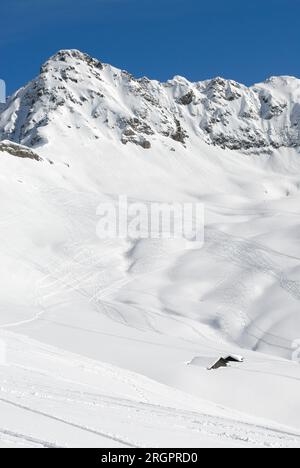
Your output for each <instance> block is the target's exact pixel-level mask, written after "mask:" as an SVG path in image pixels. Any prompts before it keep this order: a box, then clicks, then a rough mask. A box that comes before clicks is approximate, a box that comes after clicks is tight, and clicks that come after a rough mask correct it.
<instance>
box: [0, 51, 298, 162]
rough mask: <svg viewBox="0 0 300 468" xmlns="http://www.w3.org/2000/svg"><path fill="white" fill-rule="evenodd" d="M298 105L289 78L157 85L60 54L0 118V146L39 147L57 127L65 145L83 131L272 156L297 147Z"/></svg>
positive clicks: (147, 143) (84, 57)
mask: <svg viewBox="0 0 300 468" xmlns="http://www.w3.org/2000/svg"><path fill="white" fill-rule="evenodd" d="M299 102H300V80H298V79H297V78H295V77H288V76H280V77H271V78H269V79H268V80H266V81H265V82H263V83H260V84H256V85H253V86H251V87H246V86H245V85H242V84H240V83H237V82H235V81H233V80H225V79H223V78H221V77H217V78H213V79H212V80H205V81H200V82H195V83H192V82H190V81H188V80H187V79H186V78H184V77H181V76H179V75H177V76H175V77H174V78H173V79H172V80H169V81H167V82H165V83H160V82H159V81H157V80H149V79H148V78H146V77H144V78H135V77H134V76H133V75H131V74H130V73H128V72H127V71H123V70H120V69H118V68H115V67H113V66H111V65H109V64H105V63H102V62H101V61H99V60H97V59H95V58H93V57H91V56H90V55H88V54H85V53H83V52H80V51H78V50H76V49H70V50H61V51H59V52H57V53H56V54H54V55H53V56H52V57H50V58H49V60H47V61H46V62H45V63H44V64H43V65H42V67H41V70H40V74H39V75H38V77H37V78H35V79H34V80H32V81H31V82H29V83H28V84H27V85H25V86H24V87H23V88H20V89H19V90H18V91H16V93H15V94H14V95H13V96H11V97H10V98H9V99H8V101H7V103H6V105H5V107H4V108H3V109H2V110H1V111H0V140H11V141H13V142H15V143H19V144H23V145H26V146H29V147H38V146H42V145H45V144H47V142H48V141H49V138H50V136H51V132H50V136H49V132H48V130H49V128H50V129H51V127H52V126H53V125H54V126H55V125H57V126H59V127H60V128H61V130H62V132H63V133H64V134H65V136H66V138H67V137H68V135H67V134H68V129H69V130H70V129H72V128H73V129H76V130H80V129H81V128H82V127H85V128H86V129H87V130H88V133H89V135H90V137H91V138H92V139H96V140H98V139H101V138H103V137H104V138H108V139H115V140H116V141H117V142H121V143H123V144H125V145H126V144H135V145H138V146H140V147H142V148H143V149H149V148H151V147H152V146H153V145H155V144H156V141H157V140H159V141H160V143H162V144H164V145H167V146H168V147H169V149H170V150H172V151H174V150H176V145H178V144H180V145H183V146H186V147H188V145H189V140H190V139H194V140H197V139H198V140H201V141H203V142H205V143H207V144H209V145H214V146H217V147H220V148H223V149H231V150H238V151H242V152H246V153H251V154H252V153H254V154H261V153H266V154H271V153H272V151H273V150H274V149H278V148H282V147H287V148H290V147H293V148H297V147H298V146H299V145H300V103H299ZM69 133H70V132H69ZM77 133H78V132H77ZM71 138H74V134H72V136H71Z"/></svg>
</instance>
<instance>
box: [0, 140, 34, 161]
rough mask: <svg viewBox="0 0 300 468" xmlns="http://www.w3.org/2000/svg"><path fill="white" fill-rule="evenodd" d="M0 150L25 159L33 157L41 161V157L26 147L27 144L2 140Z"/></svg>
mask: <svg viewBox="0 0 300 468" xmlns="http://www.w3.org/2000/svg"><path fill="white" fill-rule="evenodd" d="M0 152H2V153H3V152H6V153H8V154H10V155H11V156H15V157H17V158H23V159H33V160H35V161H41V158H40V157H39V156H38V155H37V154H36V153H34V152H33V151H32V150H31V149H29V148H26V146H21V145H17V144H16V143H12V142H11V141H7V142H6V141H2V142H0Z"/></svg>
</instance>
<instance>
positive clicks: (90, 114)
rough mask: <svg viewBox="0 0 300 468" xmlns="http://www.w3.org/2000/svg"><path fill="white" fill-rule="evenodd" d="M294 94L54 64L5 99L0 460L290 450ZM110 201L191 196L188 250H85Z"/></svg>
mask: <svg viewBox="0 0 300 468" xmlns="http://www.w3.org/2000/svg"><path fill="white" fill-rule="evenodd" d="M299 97H300V81H299V80H297V79H296V78H290V77H281V78H272V79H270V80H269V81H268V82H266V83H263V84H261V85H256V86H254V87H253V88H245V87H244V86H242V85H239V84H237V83H235V82H227V81H225V80H221V79H217V80H212V81H211V82H205V83H195V84H192V83H189V82H188V81H187V80H185V79H183V78H180V77H176V78H174V80H172V81H170V82H168V83H164V84H161V83H158V82H152V81H150V80H146V79H143V80H136V79H135V78H133V77H131V75H129V74H128V73H127V72H121V71H120V70H117V69H115V68H114V67H111V66H110V65H105V64H102V63H100V62H99V61H97V60H95V59H92V58H90V57H88V56H86V55H84V54H82V53H80V52H78V51H61V52H60V53H58V54H56V55H55V56H54V57H52V58H51V59H50V60H49V61H48V62H47V63H46V64H45V65H44V66H43V67H42V71H41V74H40V75H39V77H38V78H37V79H35V80H33V81H32V82H31V83H29V84H28V85H27V86H25V87H24V88H22V89H21V90H19V91H18V92H17V93H16V94H15V95H14V96H12V97H11V98H10V99H9V100H8V102H7V104H6V106H5V107H4V109H2V110H1V112H0V140H1V141H0V199H1V214H0V280H1V291H0V415H1V417H0V446H1V447H79V446H83V447H233V448H237V447H240V448H243V447H265V448H266V447H271V448H287V447H297V448H299V447H300V400H299V394H300V366H299V362H300V341H299V340H300V314H299V301H300V243H299V232H300V218H299V214H300V212H299V206H300V204H299V202H300V158H299V146H300V141H299V135H300V132H299V130H300V112H298V110H297V109H299V104H298V102H299ZM221 111H222V112H223V113H221V114H220V112H221ZM297 112H298V113H297ZM119 195H126V196H127V197H128V198H129V200H132V201H135V202H142V203H144V204H146V205H151V203H152V202H167V203H172V202H180V203H183V202H194V203H196V202H201V203H203V204H204V206H205V225H206V226H205V242H204V246H203V248H201V249H193V250H189V249H186V244H185V242H182V241H180V240H176V241H170V240H163V239H140V240H136V241H134V240H130V239H128V240H125V239H119V238H116V239H106V240H101V239H99V237H98V236H97V223H98V221H99V216H98V215H97V208H98V206H99V204H101V203H105V202H110V203H116V202H117V200H118V196H119ZM228 355H237V356H243V358H244V362H238V363H232V364H230V366H229V367H227V368H223V369H219V370H217V371H208V370H207V368H208V367H210V366H211V365H212V364H213V363H214V362H216V361H217V360H218V359H219V358H220V357H221V356H228Z"/></svg>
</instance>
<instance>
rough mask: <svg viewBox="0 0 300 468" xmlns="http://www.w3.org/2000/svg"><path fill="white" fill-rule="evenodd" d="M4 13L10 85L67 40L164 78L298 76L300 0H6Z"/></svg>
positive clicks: (1, 40) (0, 34) (2, 38)
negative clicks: (182, 76) (179, 76)
mask: <svg viewBox="0 0 300 468" xmlns="http://www.w3.org/2000/svg"><path fill="white" fill-rule="evenodd" d="M0 21H1V24H0V60H1V61H0V78H3V79H5V80H6V82H7V87H8V92H9V93H11V92H12V91H13V90H15V89H16V88H17V87H19V86H21V85H23V84H25V82H27V81H28V80H30V79H32V78H33V77H34V76H36V75H37V74H38V71H39V67H40V65H41V63H43V62H44V61H45V60H46V59H47V58H48V57H49V56H50V55H52V54H53V53H55V52H56V51H57V50H59V49H66V48H76V49H80V50H83V51H85V52H88V53H90V54H91V55H93V56H95V57H97V58H99V59H100V60H103V61H105V62H109V63H112V64H113V65H116V66H118V67H120V68H124V69H127V70H128V71H130V72H131V73H133V74H135V75H137V76H142V75H147V76H149V77H150V78H156V79H159V80H167V79H169V78H171V77H173V76H174V75H176V74H180V75H184V76H186V77H187V78H189V79H190V80H193V81H196V80H202V79H206V78H212V77H214V76H224V77H226V78H232V79H234V80H236V81H240V82H243V83H245V84H252V83H255V82H258V81H262V80H264V79H265V78H267V77H269V76H271V75H295V76H299V77H300V1H299V0H252V1H249V2H246V1H245V0H205V1H203V0H73V1H72V0H2V1H1V5H0Z"/></svg>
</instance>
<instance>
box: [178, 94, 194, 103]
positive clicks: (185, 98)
mask: <svg viewBox="0 0 300 468" xmlns="http://www.w3.org/2000/svg"><path fill="white" fill-rule="evenodd" d="M194 99H195V94H194V92H193V91H190V92H189V93H187V94H185V95H184V96H182V97H181V98H180V99H179V103H180V104H182V105H183V106H189V105H190V104H192V102H193V100H194Z"/></svg>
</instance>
